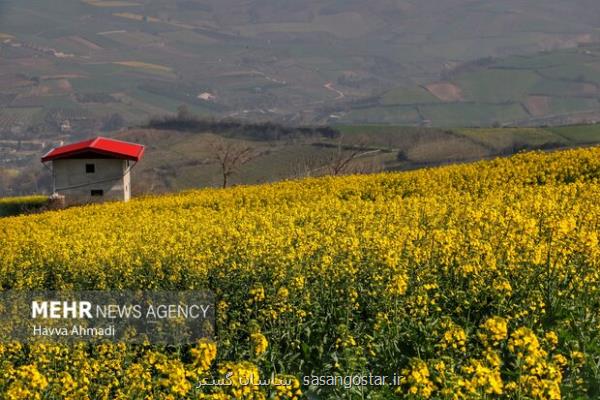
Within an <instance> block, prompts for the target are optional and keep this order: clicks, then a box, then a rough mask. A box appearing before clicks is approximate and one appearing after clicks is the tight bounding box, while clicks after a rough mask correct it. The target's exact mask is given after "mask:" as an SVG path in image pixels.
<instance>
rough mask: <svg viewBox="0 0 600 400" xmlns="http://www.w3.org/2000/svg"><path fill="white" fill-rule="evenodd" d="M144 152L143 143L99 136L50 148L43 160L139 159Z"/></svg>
mask: <svg viewBox="0 0 600 400" xmlns="http://www.w3.org/2000/svg"><path fill="white" fill-rule="evenodd" d="M143 154H144V146H142V145H141V144H135V143H129V142H123V141H121V140H115V139H108V138H105V137H101V136H99V137H97V138H95V139H89V140H84V141H82V142H77V143H72V144H68V145H66V146H62V147H57V148H55V149H52V150H50V151H49V152H48V153H47V154H46V155H44V156H43V157H42V162H46V161H52V160H57V159H65V158H94V156H95V155H96V156H101V157H102V158H106V157H109V158H122V159H125V160H133V161H139V160H140V159H141V158H142V156H143Z"/></svg>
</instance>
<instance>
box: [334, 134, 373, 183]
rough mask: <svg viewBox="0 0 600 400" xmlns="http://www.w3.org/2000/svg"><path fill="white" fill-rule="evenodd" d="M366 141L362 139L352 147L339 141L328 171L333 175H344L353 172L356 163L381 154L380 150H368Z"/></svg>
mask: <svg viewBox="0 0 600 400" xmlns="http://www.w3.org/2000/svg"><path fill="white" fill-rule="evenodd" d="M365 146H366V140H364V139H360V140H358V141H357V142H355V143H354V144H352V145H343V143H342V139H340V140H339V142H338V145H337V149H336V151H335V153H334V154H333V155H332V156H331V157H330V159H329V162H328V163H327V169H328V170H329V173H330V174H331V175H334V176H335V175H342V174H345V173H348V172H351V170H352V166H353V164H354V161H355V160H357V159H359V158H361V157H364V156H368V155H371V154H376V153H379V151H380V150H379V149H376V150H368V149H366V147H365Z"/></svg>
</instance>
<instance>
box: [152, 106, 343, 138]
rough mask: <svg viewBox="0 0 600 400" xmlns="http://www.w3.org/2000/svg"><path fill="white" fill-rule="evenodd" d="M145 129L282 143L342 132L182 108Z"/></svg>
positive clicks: (326, 136)
mask: <svg viewBox="0 0 600 400" xmlns="http://www.w3.org/2000/svg"><path fill="white" fill-rule="evenodd" d="M144 128H149V129H160V130H174V131H186V132H211V133H215V134H218V135H222V136H226V137H232V138H245V139H252V140H260V141H267V140H281V139H292V138H298V137H325V138H330V139H334V138H337V137H339V136H340V132H339V131H338V130H337V129H335V128H332V127H330V126H287V125H283V124H279V123H275V122H245V121H239V120H234V119H220V120H217V119H213V118H201V117H198V116H196V115H193V114H191V113H190V112H189V111H188V110H187V108H186V107H180V108H179V110H178V112H177V114H176V115H169V116H163V117H155V118H152V119H151V120H150V121H149V122H148V123H147V124H146V126H144Z"/></svg>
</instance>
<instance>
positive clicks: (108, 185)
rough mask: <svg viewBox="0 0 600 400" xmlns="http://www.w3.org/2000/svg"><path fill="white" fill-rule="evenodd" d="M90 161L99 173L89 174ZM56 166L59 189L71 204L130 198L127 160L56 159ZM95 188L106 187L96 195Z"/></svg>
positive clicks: (55, 177)
mask: <svg viewBox="0 0 600 400" xmlns="http://www.w3.org/2000/svg"><path fill="white" fill-rule="evenodd" d="M86 164H94V166H95V172H94V173H86ZM52 169H53V174H54V182H55V188H56V191H57V192H58V193H59V194H62V195H64V196H65V202H66V204H67V205H71V204H84V203H94V202H102V201H109V200H118V201H127V200H129V198H130V193H131V179H130V175H129V172H128V167H127V161H125V160H115V159H72V160H54V161H53V162H52ZM126 189H127V190H126ZM92 190H102V191H103V193H104V194H103V196H92V194H91V192H92Z"/></svg>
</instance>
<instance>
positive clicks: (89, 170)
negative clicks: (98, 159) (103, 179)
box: [85, 164, 96, 174]
mask: <svg viewBox="0 0 600 400" xmlns="http://www.w3.org/2000/svg"><path fill="white" fill-rule="evenodd" d="M95 172H96V164H85V173H86V174H93V173H95Z"/></svg>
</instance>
